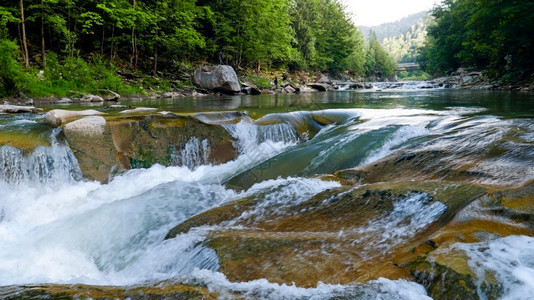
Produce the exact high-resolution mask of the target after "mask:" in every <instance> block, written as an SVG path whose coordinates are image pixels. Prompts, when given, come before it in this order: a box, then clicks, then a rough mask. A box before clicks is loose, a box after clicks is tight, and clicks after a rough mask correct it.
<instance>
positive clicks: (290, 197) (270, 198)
mask: <svg viewBox="0 0 534 300" xmlns="http://www.w3.org/2000/svg"><path fill="white" fill-rule="evenodd" d="M340 186H341V184H340V183H339V182H335V181H323V180H320V179H315V178H311V179H308V178H293V177H289V178H278V179H271V180H266V181H263V182H261V183H256V184H254V185H253V186H252V187H250V188H249V189H248V190H247V191H245V192H243V193H241V194H240V197H242V198H244V197H249V196H260V197H261V198H260V199H261V200H259V201H257V203H255V205H254V208H253V209H251V210H248V211H245V212H243V214H241V216H240V217H238V218H237V219H236V220H235V221H239V220H246V219H252V220H254V221H257V220H260V219H262V218H264V217H265V216H267V215H273V214H274V215H283V214H284V213H285V212H286V211H287V208H289V207H291V206H295V205H297V204H299V203H302V202H304V201H306V200H309V199H310V198H311V197H312V196H314V195H316V194H318V193H320V192H322V191H325V190H328V189H332V188H336V187H340Z"/></svg>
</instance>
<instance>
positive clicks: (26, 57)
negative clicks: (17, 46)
mask: <svg viewBox="0 0 534 300" xmlns="http://www.w3.org/2000/svg"><path fill="white" fill-rule="evenodd" d="M20 22H21V25H22V48H23V52H24V54H23V58H24V67H26V68H28V67H29V66H30V56H29V54H28V44H27V43H26V27H25V26H24V1H23V0H20Z"/></svg>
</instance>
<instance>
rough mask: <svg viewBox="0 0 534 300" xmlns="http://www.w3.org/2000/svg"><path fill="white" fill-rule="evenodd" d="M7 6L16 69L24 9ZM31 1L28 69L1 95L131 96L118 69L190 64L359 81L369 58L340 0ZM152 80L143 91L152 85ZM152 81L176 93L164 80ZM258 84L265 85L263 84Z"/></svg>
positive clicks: (7, 34) (4, 17)
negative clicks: (347, 75)
mask: <svg viewBox="0 0 534 300" xmlns="http://www.w3.org/2000/svg"><path fill="white" fill-rule="evenodd" d="M4 2H5V1H4ZM4 2H2V4H0V39H2V40H17V41H16V43H15V44H10V45H11V46H13V47H11V46H10V47H8V46H6V45H7V44H6V45H3V47H7V48H9V49H8V50H6V51H3V52H2V54H1V55H3V57H4V58H7V57H9V58H10V59H11V60H10V62H14V63H15V65H17V64H18V63H17V61H16V57H17V56H21V53H22V52H21V51H20V50H18V51H17V49H16V48H14V47H16V46H15V45H21V44H22V41H21V36H22V35H21V32H20V30H21V29H20V26H19V23H20V10H19V5H18V4H19V3H18V2H17V1H12V2H9V3H8V2H5V3H4ZM24 3H25V12H24V14H25V17H26V18H25V19H26V21H25V27H26V30H25V31H26V37H27V38H26V40H27V44H28V49H29V52H30V53H29V55H28V57H29V58H30V65H31V66H30V67H29V68H27V69H25V70H24V71H22V70H20V69H17V71H15V69H11V71H7V72H6V73H3V74H2V76H3V80H4V82H5V83H2V86H3V93H4V94H9V93H11V94H12V93H15V92H16V91H17V90H24V91H26V92H28V93H30V94H32V95H48V94H57V95H62V94H64V93H65V91H67V90H68V89H73V90H79V91H87V92H90V90H92V89H95V88H109V89H112V90H116V91H120V90H121V89H127V90H129V89H132V87H128V86H127V85H125V84H124V83H123V82H122V81H121V80H120V78H119V77H118V76H117V75H115V73H114V70H115V69H116V68H119V67H120V68H121V69H130V70H131V71H133V72H137V71H140V72H141V73H145V74H148V73H150V74H153V75H155V76H158V77H164V76H166V75H169V77H174V78H176V77H180V76H175V75H176V74H179V73H180V72H182V70H181V69H180V68H179V67H177V66H181V65H183V64H184V63H189V64H191V65H193V66H196V65H199V64H206V63H210V64H213V63H224V64H229V65H232V66H234V67H235V68H236V69H238V70H239V69H243V68H245V69H255V70H256V71H269V70H271V69H272V68H274V69H285V70H306V71H327V72H330V73H331V74H334V75H335V74H339V73H342V72H345V71H349V72H351V73H352V74H356V75H362V74H364V65H365V64H366V55H367V53H368V51H366V50H365V43H364V38H363V37H362V34H361V32H360V31H358V30H357V29H356V28H355V27H354V26H353V25H352V22H351V20H350V18H349V15H348V14H347V13H346V12H345V7H344V5H343V0H248V1H247V0H228V1H221V0H83V1H82V0H26V1H24ZM7 48H6V49H7ZM43 56H44V57H43ZM367 56H368V57H369V59H371V60H372V61H373V62H372V65H373V66H374V65H376V64H378V65H379V69H380V71H381V72H386V73H388V72H389V71H388V70H389V69H388V68H389V67H390V66H389V65H388V64H387V61H386V60H385V59H384V57H385V56H386V55H385V54H384V53H383V51H382V52H381V51H378V50H377V51H374V52H373V55H371V56H369V55H367ZM44 58H46V62H47V66H45V64H44V62H45V60H44ZM82 58H83V59H82ZM6 61H7V60H6ZM15 65H13V66H15ZM10 66H12V65H11V64H8V65H5V66H2V67H3V68H5V69H9V68H11V67H10ZM36 68H40V69H36ZM41 69H42V70H41ZM40 71H43V73H42V74H40ZM38 74H39V75H38ZM15 75H16V76H15ZM162 75H163V76H162ZM23 77H24V80H23ZM182 77H183V76H182ZM8 78H11V79H8ZM15 78H18V79H15ZM10 80H11V81H10ZM19 81H20V82H19ZM149 81H150V80H149V79H147V80H145V83H144V84H143V85H144V86H145V87H147V85H148V82H149ZM151 84H152V83H151ZM153 84H155V85H156V86H160V87H161V88H163V89H168V88H170V84H168V83H165V82H163V81H154V82H153ZM258 85H260V86H262V87H267V84H266V83H265V82H260V83H259V84H258ZM6 87H7V88H6ZM133 89H134V91H135V92H137V91H139V90H140V89H139V88H136V87H133Z"/></svg>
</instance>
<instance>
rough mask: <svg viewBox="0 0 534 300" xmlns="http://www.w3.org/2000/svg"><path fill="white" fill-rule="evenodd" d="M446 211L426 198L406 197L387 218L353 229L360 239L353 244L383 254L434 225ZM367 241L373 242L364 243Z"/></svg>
mask: <svg viewBox="0 0 534 300" xmlns="http://www.w3.org/2000/svg"><path fill="white" fill-rule="evenodd" d="M446 210H447V206H446V205H445V204H443V203H441V202H439V201H434V202H432V199H431V198H430V196H429V195H428V194H421V193H416V194H413V195H408V196H407V197H405V198H403V199H400V200H398V201H397V202H395V203H394V204H393V211H392V212H390V213H389V214H388V215H385V216H383V217H380V218H377V219H375V220H372V221H369V222H368V223H367V224H366V225H365V226H363V227H360V228H358V229H354V232H356V233H358V234H360V235H362V237H360V238H358V239H356V240H354V242H353V243H354V244H362V245H364V246H365V247H364V249H366V250H368V252H369V253H374V254H377V253H386V252H387V251H389V250H390V249H391V248H392V247H394V246H396V245H398V244H400V243H402V242H404V241H406V240H407V239H409V238H411V237H413V236H414V235H415V234H416V233H417V232H419V231H421V230H423V229H425V228H427V227H428V226H429V225H430V224H432V223H433V222H435V221H437V220H438V219H439V217H440V216H441V215H442V214H443V213H444V212H445V211H446ZM369 240H372V241H373V242H372V243H368V241H369Z"/></svg>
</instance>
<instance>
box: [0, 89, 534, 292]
mask: <svg viewBox="0 0 534 300" xmlns="http://www.w3.org/2000/svg"><path fill="white" fill-rule="evenodd" d="M339 93H350V92H348V91H342V92H339ZM353 94H354V93H353ZM336 95H337V96H336V97H340V99H341V101H339V102H337V103H334V104H333V106H334V107H330V106H328V105H326V104H325V105H326V106H327V107H326V108H328V109H314V110H313V111H308V110H302V111H293V112H289V113H285V112H276V113H270V114H269V113H268V114H266V115H264V116H262V117H261V118H257V120H254V119H252V118H250V117H249V116H248V115H247V114H246V113H243V114H242V115H241V114H231V115H230V114H228V115H226V114H225V113H223V112H221V113H220V114H219V115H206V116H203V118H204V119H203V120H204V121H205V122H211V123H214V124H215V123H222V124H223V125H220V126H223V127H224V128H225V129H226V130H227V131H228V132H229V133H230V134H231V135H232V136H233V137H234V139H235V147H236V148H237V149H238V150H239V155H238V157H237V158H236V159H235V160H233V161H230V162H227V163H225V164H220V165H213V164H210V163H209V159H208V156H207V153H208V152H209V151H210V149H211V145H209V143H208V141H207V140H205V139H201V138H192V139H190V140H189V141H188V142H187V143H186V144H185V147H184V148H183V149H180V150H179V151H177V152H176V153H174V156H173V157H172V161H173V162H175V163H176V164H179V165H182V166H179V167H178V166H171V167H164V166H161V165H154V166H152V167H151V168H148V169H135V170H130V171H128V172H126V173H124V174H121V175H118V176H115V177H114V178H113V180H112V181H110V182H109V183H108V184H101V183H99V182H92V181H87V180H84V179H83V178H82V175H81V171H80V168H79V166H78V164H77V161H76V158H75V157H74V154H73V153H72V151H71V150H70V148H69V147H68V145H67V144H66V143H65V142H64V141H63V140H62V138H61V134H60V130H59V129H53V130H52V129H50V130H49V131H48V132H47V133H46V134H47V135H48V140H49V142H50V146H39V147H37V148H35V149H34V150H33V151H23V150H21V149H18V148H16V147H13V146H7V145H4V146H0V166H1V168H0V262H1V263H0V285H2V286H5V285H23V284H29V283H85V284H98V285H136V284H143V283H146V282H158V281H162V280H168V279H172V280H176V281H180V282H189V283H201V284H206V285H207V286H208V287H209V288H210V289H214V290H216V291H218V292H220V293H221V294H222V295H225V293H227V294H228V295H229V294H230V293H232V292H239V293H241V294H242V295H244V296H250V297H258V298H269V299H284V298H286V299H295V298H296V299H323V298H333V297H347V296H349V297H359V298H376V297H382V298H400V299H424V298H428V296H427V295H426V291H425V289H424V287H423V286H421V285H419V284H417V283H414V282H408V281H404V280H389V279H385V278H381V279H378V280H372V281H369V282H367V283H365V284H358V283H354V284H350V285H330V284H323V283H320V282H318V283H317V287H315V288H301V287H297V286H291V285H283V284H282V285H280V284H276V283H271V282H269V281H267V280H266V279H259V280H254V281H250V282H232V281H230V280H228V279H227V278H226V276H224V275H223V274H222V273H220V272H218V270H219V269H220V262H219V260H218V256H217V254H216V253H215V251H214V250H212V249H210V248H208V247H206V246H203V244H202V242H203V241H204V240H205V239H206V237H207V236H208V235H209V233H210V232H212V231H216V230H218V229H221V228H222V227H221V226H223V227H224V226H227V227H231V226H244V225H243V224H245V225H246V226H254V225H255V223H256V222H259V221H261V220H263V219H265V218H266V217H273V216H283V215H284V214H286V213H287V212H289V211H290V210H291V208H293V207H295V206H297V205H299V204H301V203H303V202H305V201H307V200H309V199H311V198H312V197H314V196H316V195H318V194H320V193H322V192H325V191H335V189H336V188H339V187H340V186H341V184H340V183H338V182H335V181H329V180H322V179H319V178H317V176H318V175H321V174H331V173H332V172H334V171H338V170H342V169H346V168H352V167H357V166H361V165H367V164H373V163H376V162H377V161H379V160H380V159H383V158H385V157H387V156H388V155H391V154H394V153H396V152H398V151H401V150H403V149H411V150H414V149H415V150H417V151H427V150H429V151H430V150H432V151H437V150H440V151H441V150H443V149H454V150H453V151H451V154H450V156H449V157H448V159H450V160H452V161H454V160H457V161H458V162H459V161H461V160H462V159H463V157H464V156H466V155H467V154H469V153H472V152H476V151H485V150H484V149H490V147H491V146H492V145H494V144H495V143H497V142H499V141H500V140H501V139H503V137H506V136H508V135H509V134H510V132H512V133H513V134H514V139H509V140H507V141H506V142H505V143H504V144H503V146H499V147H503V148H505V150H506V151H505V154H504V155H501V156H496V157H494V158H492V159H491V160H481V161H479V162H476V163H475V164H474V165H475V167H476V170H477V172H485V174H487V175H486V176H484V177H482V178H483V179H480V182H477V183H482V184H502V185H506V184H518V183H524V182H528V181H530V180H533V179H534V171H533V170H534V160H525V157H528V156H531V157H534V156H533V155H534V150H533V148H534V147H533V146H532V141H533V137H532V132H533V130H534V128H533V125H532V124H533V123H532V122H531V120H532V119H511V118H502V117H500V116H496V115H493V114H491V112H492V111H493V110H494V109H495V105H494V104H489V105H486V107H483V106H461V105H459V103H461V102H462V101H461V100H460V101H457V102H455V103H446V102H445V101H444V100H443V99H442V100H438V101H437V102H438V103H433V102H432V101H428V102H427V103H426V104H425V105H418V106H417V107H406V105H403V102H402V101H404V100H402V99H404V98H403V97H406V95H405V94H403V92H399V94H393V93H390V92H386V93H382V94H380V95H378V96H380V97H383V99H385V100H383V101H384V102H383V103H375V104H373V105H370V106H371V107H359V105H354V103H352V106H356V107H346V106H350V105H348V104H347V103H345V102H343V99H344V98H343V97H344V94H336ZM425 95H426V94H425ZM364 97H365V99H367V101H369V102H368V103H372V102H373V101H378V100H377V99H378V98H373V97H376V95H375V96H370V95H365V96H364ZM395 97H400V98H395ZM417 97H418V96H417V95H413V99H415V100H413V101H415V102H417V101H419V100H418V99H417ZM428 97H429V98H432V97H433V96H432V95H430V96H428ZM258 99H260V98H258ZM303 99H306V98H303ZM399 99H401V100H399ZM242 100H243V101H248V100H247V99H246V98H245V99H242ZM260 101H261V99H260ZM303 101H306V100H303ZM396 101H399V102H396ZM440 101H441V102H440ZM348 102H350V101H348ZM319 103H321V102H319ZM395 103H396V104H395ZM451 104H454V105H452V106H451ZM336 106H342V107H336ZM343 106H345V107H343ZM384 106H385V107H384ZM407 106H410V105H407ZM304 107H307V108H309V106H306V105H304ZM319 108H322V107H319ZM508 113H509V114H515V113H516V112H515V111H512V112H508ZM236 118H237V119H238V121H237V122H233V121H232V122H229V120H230V119H231V120H237V119H236ZM39 122H40V120H39V119H38V118H37V119H35V118H33V117H23V118H21V117H2V120H1V121H0V130H4V128H18V129H17V130H25V129H24V128H27V127H28V126H30V127H31V126H35V124H36V123H39ZM6 130H7V129H6ZM499 145H500V144H499ZM487 151H490V150H487ZM475 167H474V168H475ZM245 197H254V198H255V199H259V200H258V202H257V203H256V204H255V206H254V207H253V208H252V209H248V210H246V211H245V212H243V213H242V214H241V215H240V216H238V217H237V218H235V219H234V220H231V221H229V222H226V223H223V224H221V225H215V226H204V227H198V228H193V229H192V230H190V231H189V232H188V233H184V234H180V235H178V236H177V237H176V238H173V239H168V240H165V236H166V235H167V233H168V232H169V230H170V229H171V228H173V227H174V226H176V225H178V224H180V223H182V222H184V221H186V220H187V219H189V218H191V217H192V216H194V215H197V214H199V213H201V212H204V211H207V210H208V209H210V208H214V207H218V206H220V205H223V204H227V203H230V202H231V201H233V200H238V199H242V198H245ZM446 210H447V206H446V205H445V204H443V203H441V202H432V201H431V199H430V198H429V196H428V195H426V194H413V195H409V196H407V197H406V198H404V199H400V200H398V201H397V202H395V203H393V210H392V211H391V212H389V213H387V214H384V215H382V216H381V217H380V218H379V219H375V220H372V221H370V222H367V223H366V224H364V225H363V226H362V227H360V228H358V229H357V230H356V231H355V232H354V233H355V234H358V235H359V236H361V239H362V240H361V241H360V240H357V239H356V240H354V243H362V242H364V240H366V236H369V237H371V236H372V237H373V238H377V237H378V240H379V241H380V243H378V244H374V245H371V246H370V249H369V251H370V252H369V253H373V254H376V253H387V251H388V249H391V248H392V247H394V246H396V245H398V244H399V243H401V242H402V241H403V240H405V239H407V238H411V237H413V236H414V235H415V234H416V233H418V232H420V231H421V230H424V229H425V228H427V227H428V226H430V225H431V224H432V223H433V222H435V221H436V220H438V219H439V218H440V216H442V215H443V214H444V213H445V211H446ZM243 222H245V223H243ZM236 224H239V225H236ZM531 243H532V241H531V239H530V237H526V236H512V237H508V238H501V239H496V240H493V241H488V242H486V243H482V244H465V245H464V244H458V246H457V247H458V249H460V250H462V251H464V252H465V253H466V254H467V255H468V256H469V257H472V258H473V260H472V265H471V268H472V269H473V270H475V272H476V273H477V275H479V277H480V278H483V276H482V275H480V274H483V273H484V272H486V271H487V270H493V271H495V272H497V271H498V272H503V275H502V276H499V277H498V278H497V279H498V280H499V282H500V284H501V285H502V286H503V289H504V290H505V291H506V293H505V295H506V297H508V298H509V299H514V297H515V296H516V294H514V291H515V289H517V288H519V289H520V290H521V291H531V290H532V284H531V283H532V282H534V280H532V278H534V277H533V276H532V274H534V273H533V272H534V271H533V270H534V266H533V265H532V262H531V258H530V256H532V255H530V254H529V251H528V249H530V246H531V245H530V244H531ZM503 245H504V246H503ZM510 245H512V246H513V248H516V249H523V250H524V251H523V252H521V253H520V252H517V251H515V250H512V249H510V248H509V247H508V246H510ZM505 246H506V249H510V250H506V253H508V252H509V253H508V254H509V255H507V256H506V257H504V256H502V253H501V252H499V250H498V249H501V248H502V247H505ZM503 249H504V248H503ZM371 250H372V251H371ZM377 251H378V252H377ZM529 255H530V256H529ZM511 265H515V266H514V267H510V266H511ZM481 280H484V279H481ZM484 293H485V292H484V291H483V290H480V291H479V294H480V295H484Z"/></svg>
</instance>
